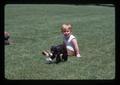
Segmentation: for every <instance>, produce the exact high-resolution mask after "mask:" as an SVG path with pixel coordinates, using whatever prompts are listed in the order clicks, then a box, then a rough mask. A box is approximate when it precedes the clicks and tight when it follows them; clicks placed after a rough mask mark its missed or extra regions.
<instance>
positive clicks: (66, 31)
mask: <svg viewBox="0 0 120 85" xmlns="http://www.w3.org/2000/svg"><path fill="white" fill-rule="evenodd" d="M62 33H63V35H64V36H69V35H70V34H71V30H70V29H68V28H67V29H63V30H62Z"/></svg>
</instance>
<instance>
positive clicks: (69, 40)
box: [63, 35, 75, 51]
mask: <svg viewBox="0 0 120 85" xmlns="http://www.w3.org/2000/svg"><path fill="white" fill-rule="evenodd" d="M72 39H75V36H73V35H70V36H69V37H66V36H64V37H63V40H64V43H65V44H66V48H67V49H68V50H71V51H74V48H73V45H72Z"/></svg>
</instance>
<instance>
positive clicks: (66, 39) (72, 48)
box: [61, 24, 81, 57]
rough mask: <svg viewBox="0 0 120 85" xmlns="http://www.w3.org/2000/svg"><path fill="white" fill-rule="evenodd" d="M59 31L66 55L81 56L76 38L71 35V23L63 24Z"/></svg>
mask: <svg viewBox="0 0 120 85" xmlns="http://www.w3.org/2000/svg"><path fill="white" fill-rule="evenodd" d="M61 32H62V34H63V45H64V46H65V47H66V49H67V53H68V56H76V57H81V55H80V52H79V47H78V43H77V39H76V38H75V36H73V35H72V26H71V24H63V25H62V28H61Z"/></svg>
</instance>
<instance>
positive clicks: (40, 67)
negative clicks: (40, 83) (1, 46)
mask: <svg viewBox="0 0 120 85" xmlns="http://www.w3.org/2000/svg"><path fill="white" fill-rule="evenodd" d="M114 12H115V9H114V7H105V6H95V5H77V6H76V5H57V4H56V5H51V4H48V5H46V4H40V5H37V4H36V5H34V4H32V5H27V4H24V5H22V4H20V5H17V4H16V5H15V4H11V5H10V4H8V5H6V6H5V31H8V32H10V34H11V40H12V41H13V42H14V44H12V45H9V46H5V78H6V79H10V80H14V79H18V80H19V79H23V80H24V79H33V80H34V79H38V80H39V79H48V80H56V79H73V80H74V79H79V80H86V79H90V80H93V79H94V80H96V79H114V78H115V13H114ZM66 22H69V23H72V25H73V34H74V35H75V36H76V37H77V40H78V43H79V48H80V52H81V55H82V57H81V58H79V59H78V58H76V57H69V59H68V61H67V62H63V63H59V64H50V65H49V64H45V62H46V61H45V57H44V56H43V55H42V54H41V51H42V50H46V49H49V48H50V46H51V45H57V44H60V43H62V37H61V36H60V35H61V33H60V27H61V24H63V23H66Z"/></svg>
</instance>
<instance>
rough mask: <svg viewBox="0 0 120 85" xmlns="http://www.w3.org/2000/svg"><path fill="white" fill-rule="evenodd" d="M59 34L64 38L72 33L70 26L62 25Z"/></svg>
mask: <svg viewBox="0 0 120 85" xmlns="http://www.w3.org/2000/svg"><path fill="white" fill-rule="evenodd" d="M61 32H62V33H63V34H64V36H69V35H70V34H71V33H72V26H71V24H63V25H62V27H61Z"/></svg>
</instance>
